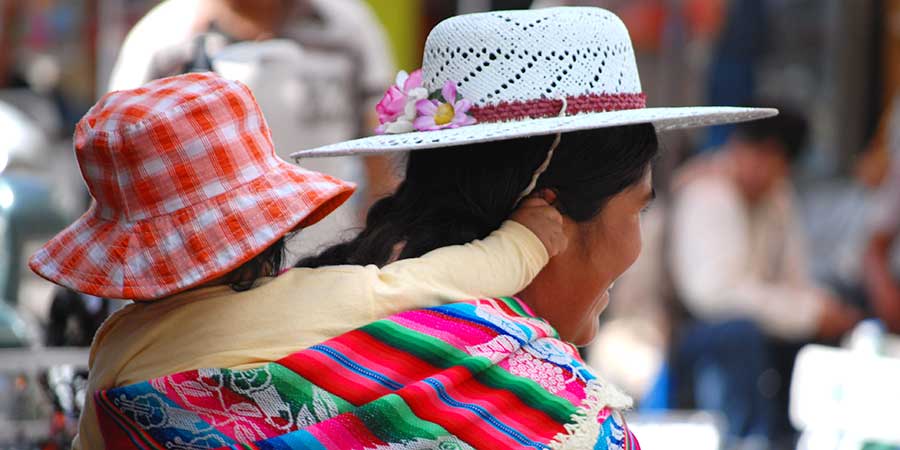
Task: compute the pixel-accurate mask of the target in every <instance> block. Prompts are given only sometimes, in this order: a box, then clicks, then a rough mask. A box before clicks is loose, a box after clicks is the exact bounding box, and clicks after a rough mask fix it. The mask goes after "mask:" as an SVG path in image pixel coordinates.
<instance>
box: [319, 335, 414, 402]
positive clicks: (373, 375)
mask: <svg viewBox="0 0 900 450" xmlns="http://www.w3.org/2000/svg"><path fill="white" fill-rule="evenodd" d="M309 349H310V350H316V351H318V352H320V353H323V354H325V355H326V356H328V357H330V358H331V359H333V360H335V361H337V362H338V364H340V365H342V366H344V367H346V368H347V369H350V370H352V371H354V372H356V373H358V374H360V375H363V376H365V377H368V378H370V379H372V380H374V381H376V382H378V384H380V385H382V386H384V387H386V388H388V389H390V390H392V391H397V390H400V389H401V388H403V385H402V384H400V383H398V382H396V381H394V380H392V379H390V378H388V377H386V376H384V375H382V374H380V373H378V372H375V371H374V370H369V369H366V368H365V367H363V366H361V365H359V364H357V363H355V362H353V361H351V360H350V359H349V358H347V357H346V356H344V355H342V354H341V353H340V352H338V351H337V350H335V349H333V348H331V347H328V346H326V345H322V344H317V345H314V346H312V347H310V348H309Z"/></svg>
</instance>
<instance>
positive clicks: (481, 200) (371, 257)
mask: <svg viewBox="0 0 900 450" xmlns="http://www.w3.org/2000/svg"><path fill="white" fill-rule="evenodd" d="M553 140H554V136H540V137H531V138H522V139H513V140H505V141H495V142H487V143H480V144H470V145H465V146H462V147H456V148H453V149H434V150H421V151H414V152H411V153H410V154H409V159H408V160H407V165H406V179H405V180H404V181H403V183H401V184H400V186H399V187H398V189H397V191H396V193H394V194H393V195H391V196H389V197H386V198H383V199H381V200H379V201H378V202H376V203H375V204H374V205H373V206H372V208H371V209H370V210H369V213H368V216H367V218H366V227H365V229H364V230H363V231H362V232H361V233H360V234H359V235H358V236H357V237H356V238H355V239H353V240H351V241H349V242H346V243H343V244H338V245H335V246H333V247H331V248H329V249H327V250H325V251H324V252H322V253H321V254H320V255H318V256H315V257H311V258H306V259H304V260H302V261H300V262H299V263H298V264H297V266H298V267H320V266H328V265H338V264H353V265H367V264H375V265H378V266H383V265H384V264H386V263H387V262H388V260H389V259H390V257H391V254H392V252H393V249H394V247H395V245H397V244H400V243H404V247H403V251H402V252H401V253H400V259H403V258H410V257H417V256H421V255H423V254H425V253H427V252H429V251H431V250H434V249H436V248H439V247H444V246H448V245H454V244H463V243H466V242H470V241H473V240H475V239H481V238H484V237H485V236H487V235H488V234H489V233H490V232H491V231H493V230H495V229H497V228H498V227H499V226H500V224H501V223H502V222H503V221H504V220H505V219H506V218H508V217H509V215H510V214H511V213H512V212H513V209H514V208H515V206H516V205H515V203H516V200H517V198H518V196H519V194H520V193H521V192H522V191H523V190H524V189H525V187H526V186H527V185H528V184H529V182H530V181H531V178H532V175H533V174H534V171H535V170H536V169H537V167H538V166H539V165H540V164H541V163H542V162H543V161H544V160H545V159H546V157H547V152H548V150H549V149H550V145H551V144H552V142H553ZM657 151H658V144H657V140H656V132H655V130H654V128H653V125H650V124H642V125H631V126H622V127H614V128H605V129H598V130H589V131H579V132H572V133H566V134H564V135H563V136H562V139H561V141H560V145H559V147H558V148H557V150H556V153H555V154H554V156H553V159H552V161H551V163H550V166H549V167H548V168H547V171H546V172H544V174H543V175H541V177H540V178H539V180H538V183H537V187H536V188H537V189H543V188H551V189H553V190H554V191H556V193H557V201H556V205H557V207H558V208H559V210H560V212H561V213H562V214H564V215H566V216H568V217H570V218H572V219H573V220H575V221H577V222H584V221H588V220H590V219H591V218H593V217H594V216H596V215H597V214H598V213H599V212H600V210H601V209H602V208H603V206H604V205H605V203H606V202H607V201H608V200H609V199H610V198H611V197H613V196H615V195H616V194H618V193H620V192H622V191H623V190H625V189H626V188H628V187H629V186H632V185H634V184H635V183H637V182H638V181H640V179H641V178H642V177H643V176H644V175H645V174H646V172H647V170H648V167H649V164H650V162H651V161H652V159H653V158H654V157H655V156H656V153H657Z"/></svg>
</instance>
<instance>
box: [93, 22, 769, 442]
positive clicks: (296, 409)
mask: <svg viewBox="0 0 900 450" xmlns="http://www.w3.org/2000/svg"><path fill="white" fill-rule="evenodd" d="M423 66H424V67H423V69H422V71H421V72H414V73H413V74H410V75H404V76H400V77H398V80H397V85H396V86H393V87H391V89H390V90H389V91H388V92H387V94H386V96H385V98H384V100H383V101H382V102H381V103H380V104H379V107H378V111H379V114H380V116H381V122H382V125H381V127H379V132H381V133H383V134H384V135H383V136H377V137H372V138H367V139H362V140H357V141H350V142H343V143H340V144H335V145H333V146H329V147H324V148H320V149H314V150H310V151H305V152H300V153H298V154H297V155H298V156H305V157H309V156H330V155H346V154H371V153H382V152H392V151H413V150H420V149H432V148H434V149H435V150H429V151H414V152H412V153H411V154H410V156H409V161H408V165H407V173H406V175H407V179H406V180H405V181H404V183H403V184H402V185H401V186H400V188H399V189H398V191H397V192H396V194H394V195H392V196H390V197H388V198H386V199H384V200H382V201H380V202H378V203H377V204H376V205H375V206H373V208H372V210H371V211H370V213H369V216H368V220H367V226H366V228H365V229H364V230H363V232H362V233H361V234H360V235H359V237H357V238H356V239H354V240H353V241H350V242H348V243H346V244H342V245H339V246H336V247H333V248H331V249H329V250H326V251H325V252H323V253H322V254H321V255H319V256H318V257H315V258H312V259H308V260H306V261H303V262H302V263H301V265H303V266H307V267H330V266H332V265H335V264H374V265H384V264H387V263H389V262H391V261H393V260H395V259H399V260H400V262H402V261H404V260H405V259H406V258H413V257H416V256H417V255H422V254H424V253H425V252H428V251H429V250H432V249H435V248H437V247H440V246H442V245H447V244H452V243H462V242H466V241H467V240H470V239H475V238H478V237H483V236H485V235H486V234H487V233H488V232H490V230H491V229H492V227H496V226H497V225H498V224H499V223H500V222H502V220H503V218H504V217H506V216H507V215H508V214H509V213H510V212H511V211H512V210H513V209H514V208H515V207H516V205H517V204H518V203H519V202H520V201H521V199H522V198H524V197H526V196H528V195H533V194H534V193H536V194H537V195H538V196H540V197H541V198H544V199H546V200H547V201H548V202H550V203H552V204H553V205H555V206H556V208H557V209H558V210H559V211H560V213H562V215H563V216H564V220H563V233H564V234H565V235H566V237H567V238H568V240H569V243H570V245H569V246H568V247H567V249H566V250H565V251H563V252H562V253H561V254H559V255H557V256H555V257H553V258H551V260H550V263H549V264H548V265H547V266H546V267H545V268H544V269H543V270H542V271H541V272H540V273H539V274H538V275H537V278H536V279H535V280H534V281H533V282H532V283H530V285H529V286H528V287H526V288H525V289H524V290H522V291H521V293H520V295H519V297H520V299H521V300H519V299H513V298H507V299H478V300H471V301H463V302H460V303H455V304H449V305H442V306H437V307H434V308H430V309H427V310H412V311H406V312H403V313H400V314H396V315H394V316H391V317H389V318H386V319H383V320H379V321H376V322H373V323H371V324H369V325H366V326H364V327H362V328H360V329H358V330H356V331H353V332H350V333H346V334H343V335H341V336H338V337H335V338H333V339H330V340H328V341H326V342H323V343H321V344H317V345H315V346H312V347H310V348H309V349H307V350H303V351H299V352H297V353H294V354H292V355H289V356H287V357H285V358H282V359H280V360H279V361H277V362H276V363H273V364H269V365H266V366H264V367H260V368H256V369H253V370H249V371H239V372H235V371H229V370H217V369H209V370H198V371H190V372H183V373H179V374H175V375H171V376H167V377H162V378H157V379H154V380H151V381H150V382H146V383H139V384H135V385H132V386H126V387H123V388H118V389H113V390H109V391H105V392H101V393H99V394H98V397H97V399H98V403H99V404H101V405H102V411H103V412H102V413H101V424H102V426H103V429H104V435H105V436H106V437H107V438H108V441H107V442H115V443H117V444H121V445H126V446H127V445H129V444H128V443H134V444H137V443H138V442H141V443H149V444H147V446H148V447H152V446H153V445H163V446H170V447H171V446H175V445H184V444H185V443H188V442H190V443H197V442H202V443H203V445H205V446H208V447H210V448H214V447H217V446H229V445H230V446H239V445H247V446H255V447H253V448H471V447H481V448H521V447H531V448H636V442H635V441H634V439H633V436H631V434H630V432H628V430H627V427H625V425H624V421H623V420H622V417H621V415H620V413H619V411H620V410H621V409H623V408H626V407H627V406H628V405H629V403H630V401H629V400H628V399H627V398H626V397H625V396H623V395H622V394H619V393H618V392H617V391H616V390H615V389H613V388H612V387H610V386H609V385H607V384H606V383H604V382H602V381H601V380H600V379H599V378H598V377H597V376H596V375H595V374H594V373H593V372H592V371H591V370H590V369H589V368H587V367H586V366H585V365H584V364H583V362H582V361H581V360H580V359H579V357H578V356H577V352H576V351H575V349H574V347H573V346H572V345H571V344H570V343H567V342H566V341H568V342H571V343H575V344H585V343H588V342H589V341H590V340H591V339H592V338H593V336H594V334H595V332H596V326H597V316H598V315H599V314H600V313H601V312H602V310H603V308H604V307H605V305H606V303H607V302H608V300H609V294H608V290H609V287H610V286H611V285H612V283H613V282H614V280H615V279H616V278H617V277H618V276H619V275H620V274H621V273H622V272H624V271H625V269H626V268H627V267H628V266H629V265H631V263H632V262H633V261H634V260H635V258H636V257H637V255H638V253H639V252H640V228H639V225H640V211H641V210H642V209H643V208H644V207H646V205H647V203H648V202H649V201H650V200H651V199H652V197H653V191H652V188H651V174H650V162H651V160H652V159H653V157H654V155H655V154H656V153H657V151H658V146H657V141H656V134H655V132H656V130H657V129H668V128H684V127H690V126H698V125H707V124H715V123H726V122H735V121H741V120H750V119H754V118H759V117H765V116H768V115H771V114H774V113H775V111H773V110H765V109H763V110H753V109H745V108H657V109H645V108H644V96H643V94H642V93H641V92H640V81H639V80H638V76H637V68H636V66H635V62H634V56H633V54H632V50H631V43H630V42H629V39H628V35H627V31H626V30H625V28H624V26H623V24H622V23H621V21H619V19H618V18H617V17H615V16H614V15H612V14H610V13H609V12H607V11H604V10H600V9H594V8H559V9H549V10H541V11H514V12H511V11H502V12H493V13H485V14H474V15H468V16H460V17H455V18H452V19H449V20H447V21H445V22H443V23H442V24H441V25H439V26H438V27H437V28H435V30H433V31H432V33H431V35H430V36H429V39H428V42H427V44H426V49H425V61H424V64H423ZM654 125H655V128H654ZM439 147H446V148H441V149H438V148H439ZM503 269H504V267H502V266H497V267H494V268H491V269H490V270H486V271H483V272H482V273H479V274H478V275H477V276H478V277H479V278H481V277H484V278H490V277H491V276H492V275H493V272H494V271H502V270H503ZM423 300H424V299H423ZM460 300H464V299H460ZM175 418H177V419H178V420H175ZM151 444H152V445H151ZM141 445H143V444H139V445H138V446H139V447H140V446H141Z"/></svg>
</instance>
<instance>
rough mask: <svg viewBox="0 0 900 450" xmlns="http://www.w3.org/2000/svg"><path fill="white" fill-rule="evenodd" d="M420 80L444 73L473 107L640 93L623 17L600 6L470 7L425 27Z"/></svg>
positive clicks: (439, 81)
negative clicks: (466, 11)
mask: <svg viewBox="0 0 900 450" xmlns="http://www.w3.org/2000/svg"><path fill="white" fill-rule="evenodd" d="M422 72H423V79H424V84H425V87H426V88H427V89H428V90H429V91H434V90H439V89H440V88H441V87H442V86H443V85H444V83H445V82H446V81H447V80H452V81H454V82H456V83H457V87H458V90H459V93H460V94H461V95H462V97H463V98H466V99H467V100H469V101H471V102H472V103H473V104H474V106H476V107H484V106H490V105H497V104H500V103H504V102H510V103H513V102H529V101H534V100H539V99H560V98H565V97H578V96H584V95H610V94H612V95H617V94H640V93H641V82H640V78H639V76H638V70H637V63H636V62H635V58H634V50H633V48H632V45H631V39H630V37H629V35H628V30H627V29H626V28H625V24H624V23H622V21H621V20H620V19H619V18H618V17H617V16H616V15H615V14H613V13H611V12H609V11H606V10H604V9H600V8H589V7H578V8H572V7H568V8H548V9H537V10H522V11H497V12H487V13H478V14H468V15H462V16H457V17H453V18H450V19H447V20H445V21H443V22H441V23H440V24H438V25H437V26H436V27H435V28H434V29H433V30H432V32H431V33H430V34H429V36H428V39H427V41H426V44H425V54H424V60H423V64H422Z"/></svg>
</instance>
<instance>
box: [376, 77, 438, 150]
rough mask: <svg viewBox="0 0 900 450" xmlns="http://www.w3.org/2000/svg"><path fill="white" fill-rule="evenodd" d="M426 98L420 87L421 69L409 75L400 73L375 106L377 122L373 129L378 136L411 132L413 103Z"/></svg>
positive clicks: (423, 89)
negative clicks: (376, 126)
mask: <svg viewBox="0 0 900 450" xmlns="http://www.w3.org/2000/svg"><path fill="white" fill-rule="evenodd" d="M426 97H428V91H426V90H425V88H423V87H422V69H419V70H416V71H414V72H413V73H411V74H407V73H406V72H404V71H400V72H399V73H398V74H397V79H396V81H395V83H394V85H393V86H391V87H390V88H389V89H388V90H387V91H386V92H385V93H384V97H382V99H381V101H380V102H378V104H377V105H376V106H375V112H377V113H378V122H380V123H381V125H380V126H379V127H378V128H377V129H375V132H376V133H378V134H384V133H405V132H409V131H413V129H414V128H413V125H412V122H413V120H415V118H416V110H415V103H416V102H417V101H419V100H421V99H423V98H426Z"/></svg>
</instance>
